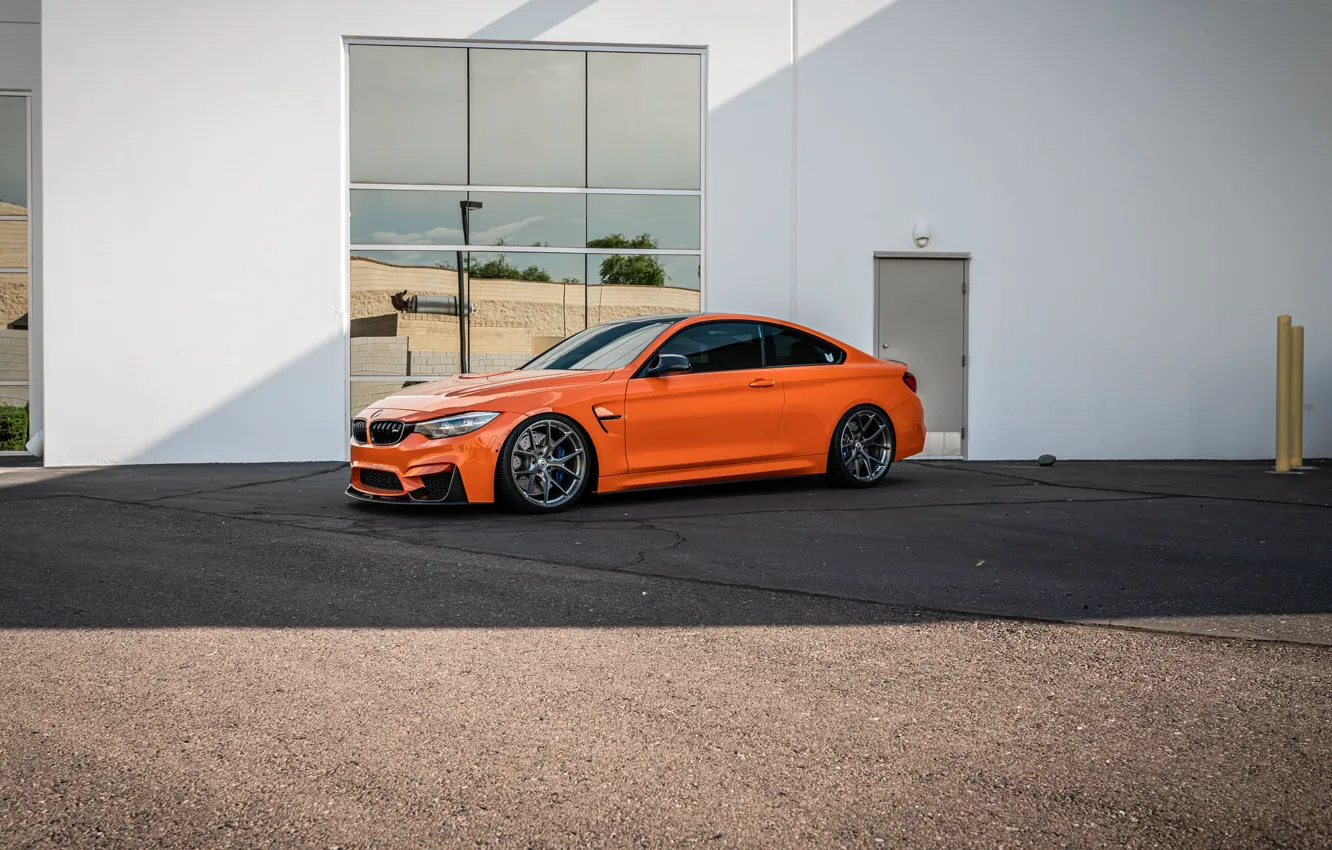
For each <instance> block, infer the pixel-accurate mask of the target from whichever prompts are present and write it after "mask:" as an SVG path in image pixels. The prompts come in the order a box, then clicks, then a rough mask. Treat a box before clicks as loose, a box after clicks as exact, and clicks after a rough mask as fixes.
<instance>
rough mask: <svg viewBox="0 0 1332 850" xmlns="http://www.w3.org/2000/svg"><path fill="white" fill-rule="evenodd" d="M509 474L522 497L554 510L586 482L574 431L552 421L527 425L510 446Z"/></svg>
mask: <svg viewBox="0 0 1332 850" xmlns="http://www.w3.org/2000/svg"><path fill="white" fill-rule="evenodd" d="M512 454H513V459H512V462H511V463H510V464H509V475H510V476H512V478H513V483H514V486H515V487H517V488H518V492H519V493H522V494H523V498H524V499H526V500H527V501H529V502H531V503H532V504H534V505H536V506H538V507H542V508H555V507H559V506H560V505H562V504H564V503H565V502H567V501H569V500H570V499H572V498H573V497H574V496H576V495H577V494H578V491H579V490H580V489H581V488H582V486H583V482H584V481H585V480H586V479H587V447H586V446H585V445H583V438H582V437H581V436H580V435H579V433H578V431H577V430H575V429H574V428H571V427H569V426H568V425H565V424H564V423H562V422H560V421H558V420H556V419H542V420H541V421H539V422H533V423H532V424H531V425H528V426H527V427H526V428H525V429H523V432H522V433H521V434H519V435H518V439H517V440H515V441H514V444H513V453H512Z"/></svg>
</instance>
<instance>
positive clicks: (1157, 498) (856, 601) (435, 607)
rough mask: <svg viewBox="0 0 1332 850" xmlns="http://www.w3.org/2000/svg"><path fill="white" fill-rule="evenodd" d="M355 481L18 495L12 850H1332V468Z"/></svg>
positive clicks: (6, 560) (134, 486)
mask: <svg viewBox="0 0 1332 850" xmlns="http://www.w3.org/2000/svg"><path fill="white" fill-rule="evenodd" d="M346 474H347V473H346V468H345V467H343V466H341V465H337V464H322V465H320V464H315V465H280V466H276V465H275V466H263V465H258V466H199V467H128V468H110V469H98V470H41V469H24V468H8V469H3V470H0V566H2V569H0V846H6V847H7V846H17V847H46V846H106V847H139V846H148V845H151V846H166V847H204V846H207V847H233V846H234V847H259V846H274V847H289V846H290V847H334V846H339V847H348V848H350V847H402V846H457V845H461V844H467V845H469V846H477V845H482V846H500V847H512V846H528V847H556V846H561V847H562V846H603V847H623V846H654V847H655V846H673V845H677V844H681V845H683V844H690V845H692V844H710V845H712V846H765V847H766V846H848V847H880V846H887V845H898V846H912V847H914V846H937V847H961V846H982V847H999V846H1005V847H1019V846H1023V847H1057V846H1072V847H1088V846H1133V847H1151V846H1158V847H1325V846H1332V809H1330V808H1329V804H1328V795H1327V792H1326V789H1327V787H1329V784H1332V781H1330V780H1332V736H1329V735H1328V733H1327V731H1326V730H1327V729H1328V728H1329V721H1332V654H1330V653H1332V648H1329V647H1328V646H1327V644H1329V643H1332V625H1330V623H1329V620H1330V619H1332V564H1330V560H1332V559H1330V558H1329V555H1328V553H1329V551H1330V549H1332V547H1329V543H1332V523H1329V522H1328V517H1329V516H1332V515H1330V514H1329V511H1330V510H1332V469H1329V468H1326V467H1324V468H1320V469H1318V470H1316V471H1314V472H1311V473H1309V474H1306V475H1302V476H1275V475H1270V474H1267V473H1266V472H1265V471H1264V470H1263V468H1262V467H1261V465H1258V464H1064V463H1061V464H1058V465H1056V466H1055V467H1052V468H1040V467H1037V466H1035V465H1028V464H946V463H914V464H913V463H907V464H901V465H899V466H897V467H895V469H894V471H893V479H892V481H891V482H890V483H889V484H888V485H886V486H884V487H881V488H878V489H876V490H872V491H868V492H866V491H841V490H832V489H828V488H826V487H824V486H823V485H822V484H821V483H820V482H817V481H809V480H803V481H788V482H769V483H764V484H746V485H733V486H725V487H713V488H689V489H681V490H674V491H663V492H657V493H650V494H636V495H628V496H613V497H604V498H597V499H593V500H591V501H590V502H589V503H587V504H586V505H584V506H582V507H580V508H578V509H577V510H575V511H571V512H569V513H566V514H561V515H558V516H554V517H517V516H510V515H507V514H503V513H500V512H498V511H496V510H494V509H490V508H485V507H462V508H442V509H401V508H394V507H388V506H366V505H362V504H358V503H353V502H350V501H348V500H346V499H345V497H344V496H343V495H342V493H341V491H342V489H343V487H344V486H345V478H346ZM1089 624H1091V625H1089ZM1102 624H1105V625H1110V626H1113V627H1111V628H1106V627H1105V625H1102ZM1216 635H1229V636H1231V637H1216Z"/></svg>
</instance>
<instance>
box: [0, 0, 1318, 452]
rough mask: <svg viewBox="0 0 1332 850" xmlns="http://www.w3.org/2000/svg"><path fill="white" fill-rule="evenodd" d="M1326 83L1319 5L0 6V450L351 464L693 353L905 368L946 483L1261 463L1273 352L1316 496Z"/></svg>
mask: <svg viewBox="0 0 1332 850" xmlns="http://www.w3.org/2000/svg"><path fill="white" fill-rule="evenodd" d="M1329 45H1332V6H1329V5H1328V4H1326V3H1322V2H1315V0H1309V2H1299V1H1298V0H1296V1H1295V2H1271V1H1270V0H1171V2H1161V0H1072V2H1068V0H1014V2H1008V3H993V2H988V1H987V0H896V2H893V0H819V2H812V0H727V2H717V0H671V2H666V1H665V0H472V2H439V0H379V2H375V3H361V2H352V0H336V2H327V0H287V2H282V3H268V2H258V0H244V1H243V2H235V0H232V2H221V0H216V2H215V1H214V0H199V2H190V3H180V2H174V0H100V2H96V3H93V2H78V0H46V2H37V0H0V429H3V428H5V427H8V428H10V432H11V433H12V432H13V431H14V429H15V428H17V427H20V426H17V425H10V426H5V425H4V424H3V423H4V422H6V421H11V422H19V421H20V420H22V423H23V424H22V426H21V427H22V428H23V429H25V430H24V432H23V436H24V437H25V438H26V437H28V436H33V435H36V434H38V433H40V434H41V437H42V439H41V441H40V442H41V446H40V448H41V450H42V452H43V454H44V460H45V462H46V463H47V464H50V465H60V466H68V465H96V464H115V463H165V462H220V461H247V462H248V461H255V462H257V461H294V460H336V459H341V458H344V457H345V456H346V451H347V419H348V413H349V411H350V410H352V409H354V408H356V407H357V406H359V405H361V404H363V403H365V402H367V401H370V400H372V399H373V398H374V397H376V396H377V395H381V394H384V393H386V392H388V391H390V390H391V389H392V388H394V387H397V386H402V385H403V384H406V383H411V382H415V381H420V380H429V379H431V378H433V377H437V376H442V375H449V374H454V373H456V372H457V371H458V370H459V369H461V368H464V360H465V361H466V366H467V368H470V370H472V371H488V370H497V369H503V368H508V367H510V366H512V365H515V364H517V363H520V362H522V361H523V360H525V359H526V358H528V357H530V356H531V355H532V354H533V353H535V352H538V351H540V350H542V349H543V348H544V347H546V346H548V345H550V344H552V342H553V341H555V340H557V339H559V338H562V337H563V336H565V335H567V334H569V333H573V332H575V331H577V330H579V329H581V328H583V327H585V326H586V325H587V324H589V323H592V324H594V323H596V322H598V321H603V320H605V319H609V318H615V317H618V316H625V315H638V314H646V313H655V312H680V311H695V310H706V311H742V312H748V313H758V314H765V315H771V316H775V317H779V318H785V319H792V320H794V321H797V322H800V323H802V324H806V325H809V326H811V327H814V328H816V329H818V330H821V331H824V332H826V333H829V334H832V335H833V336H836V337H839V338H841V339H843V340H845V341H847V342H848V343H850V344H852V345H855V346H858V347H860V348H863V349H865V350H867V351H874V352H876V353H878V354H879V355H880V356H884V357H891V358H894V359H903V360H907V361H908V362H910V363H911V364H912V367H913V369H914V370H915V371H917V372H918V373H919V375H920V379H921V392H922V396H923V398H924V399H925V401H926V405H927V416H928V418H929V424H930V427H931V429H932V430H933V431H936V432H938V433H939V436H938V437H937V438H936V439H935V440H934V441H933V442H932V444H931V446H930V451H931V453H933V454H937V455H945V456H954V455H963V456H966V457H968V458H972V459H1007V458H1030V457H1034V456H1036V455H1038V454H1041V453H1046V452H1048V453H1053V454H1056V455H1058V456H1060V457H1066V458H1259V457H1265V456H1266V457H1270V456H1271V452H1272V443H1273V402H1274V387H1273V371H1274V348H1275V332H1274V328H1275V318H1276V316H1277V315H1278V314H1281V313H1289V314H1291V315H1293V316H1294V317H1295V320H1296V322H1297V323H1303V324H1305V325H1306V327H1307V328H1308V330H1307V350H1306V356H1305V360H1306V376H1305V399H1304V407H1305V430H1304V433H1305V454H1306V456H1311V457H1320V456H1328V455H1332V272H1330V271H1329V269H1332V239H1329V238H1328V234H1329V233H1332V156H1330V155H1329V153H1328V151H1329V144H1328V140H1329V139H1332V98H1329V97H1328V95H1327V92H1328V91H1329V90H1332V50H1330V49H1329ZM464 219H465V220H464ZM460 264H461V268H462V269H463V270H465V271H466V272H467V274H465V275H462V278H463V280H462V281H461V283H462V290H461V293H462V302H463V303H464V304H465V305H470V306H469V308H468V309H465V310H464V311H463V313H464V315H463V316H462V317H461V318H460V317H459V316H457V315H448V314H440V313H436V314H426V313H411V312H406V311H404V310H402V309H399V306H400V304H401V303H402V301H401V299H403V298H410V297H411V296H413V295H417V296H436V297H440V296H454V297H455V298H456V296H457V295H458V294H459V291H460V290H459V284H460V281H459V276H460V275H459V267H460ZM395 299H397V300H395ZM455 313H456V311H455ZM7 411H8V412H7ZM6 417H8V418H6ZM10 439H11V443H10V444H5V445H3V446H0V448H13V447H14V445H13V441H14V439H15V438H13V437H12V436H11V438H10ZM18 442H19V443H22V442H25V440H19V441H18Z"/></svg>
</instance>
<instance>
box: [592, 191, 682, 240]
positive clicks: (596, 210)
mask: <svg viewBox="0 0 1332 850" xmlns="http://www.w3.org/2000/svg"><path fill="white" fill-rule="evenodd" d="M699 205H700V198H699V197H698V196H697V195H588V196H587V236H588V242H587V244H588V247H590V248H598V247H603V248H610V247H630V246H629V245H628V244H627V243H626V244H623V245H619V246H616V245H613V244H610V243H608V242H606V241H605V240H609V239H612V238H613V237H615V236H622V237H624V238H625V239H633V238H634V237H638V238H639V240H640V241H642V242H644V243H645V244H643V245H642V247H645V248H671V249H675V248H684V249H691V250H697V249H698V248H699V247H701V246H700V244H699V232H700V230H701V228H700V225H699ZM644 236H646V237H648V238H647V239H643V237H644Z"/></svg>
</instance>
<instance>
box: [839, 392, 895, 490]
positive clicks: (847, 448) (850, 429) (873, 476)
mask: <svg viewBox="0 0 1332 850" xmlns="http://www.w3.org/2000/svg"><path fill="white" fill-rule="evenodd" d="M838 453H839V454H840V455H841V458H842V465H843V466H845V467H846V471H847V474H849V475H850V476H851V477H852V478H854V479H856V480H857V481H864V482H870V481H876V480H878V479H879V478H880V477H881V476H882V475H883V474H884V473H885V472H887V471H888V465H889V464H890V463H892V460H893V431H892V429H891V428H889V427H888V420H887V419H886V418H885V417H884V415H883V414H882V413H880V412H879V411H877V410H861V411H859V412H857V413H855V414H854V415H852V416H851V417H850V418H849V419H847V420H846V424H845V425H843V426H842V434H841V437H840V439H839V441H838Z"/></svg>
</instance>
